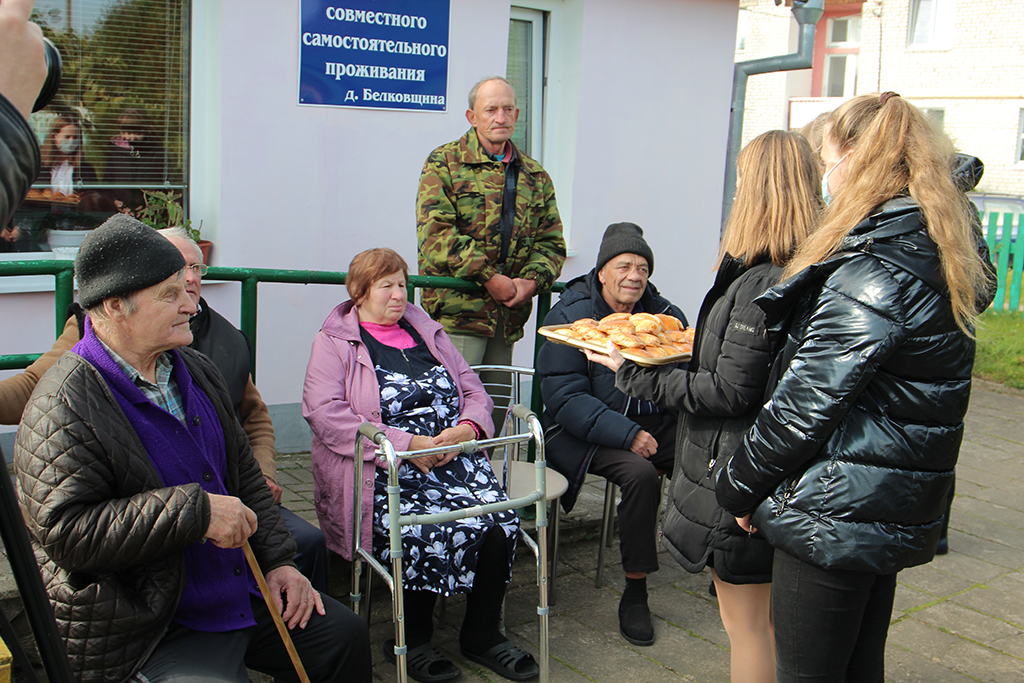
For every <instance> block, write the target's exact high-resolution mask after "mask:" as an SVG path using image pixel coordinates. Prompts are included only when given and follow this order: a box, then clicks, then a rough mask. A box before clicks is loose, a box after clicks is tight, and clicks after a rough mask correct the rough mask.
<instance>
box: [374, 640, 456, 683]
mask: <svg viewBox="0 0 1024 683" xmlns="http://www.w3.org/2000/svg"><path fill="white" fill-rule="evenodd" d="M384 659H386V660H388V662H390V663H391V664H395V663H396V659H397V658H396V657H395V640H394V639H393V638H392V639H390V640H385V641H384ZM405 663H406V668H407V669H408V673H409V678H412V679H415V680H417V681H419V682H420V683H438V682H439V681H450V680H451V679H453V678H458V677H459V676H461V675H462V669H460V668H459V667H457V666H455V662H453V661H452V660H450V659H448V658H447V657H445V656H444V655H443V654H441V652H440V651H439V650H438V649H437V648H436V647H434V645H433V643H424V644H423V645H419V646H417V647H414V648H412V649H411V650H409V651H408V652H407V653H406V655H405Z"/></svg>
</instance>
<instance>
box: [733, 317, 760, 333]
mask: <svg viewBox="0 0 1024 683" xmlns="http://www.w3.org/2000/svg"><path fill="white" fill-rule="evenodd" d="M729 327H730V328H732V329H734V330H736V331H737V332H746V333H747V334H757V328H756V327H754V326H753V325H745V324H743V323H741V322H738V321H736V320H734V321H732V323H730V324H729Z"/></svg>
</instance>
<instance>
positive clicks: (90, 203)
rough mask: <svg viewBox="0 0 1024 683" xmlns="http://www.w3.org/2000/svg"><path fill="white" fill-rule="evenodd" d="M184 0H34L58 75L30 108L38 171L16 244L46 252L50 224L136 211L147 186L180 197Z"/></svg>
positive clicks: (59, 226)
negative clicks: (57, 57)
mask: <svg viewBox="0 0 1024 683" xmlns="http://www.w3.org/2000/svg"><path fill="white" fill-rule="evenodd" d="M188 15H189V2H188V0H36V3H35V8H34V11H33V14H32V19H33V20H34V21H35V22H36V23H38V24H39V25H40V26H41V27H42V29H43V33H44V34H45V35H46V36H47V37H49V38H50V39H51V40H52V41H53V42H54V44H56V45H57V48H58V49H59V50H60V52H61V56H62V58H63V66H64V69H63V79H62V81H61V86H60V89H59V91H58V93H57V96H56V97H55V98H54V100H53V101H52V102H51V104H50V105H49V106H47V107H46V108H45V109H43V110H42V111H40V112H37V113H35V114H33V115H32V117H31V119H30V123H31V125H32V127H33V129H34V130H35V131H36V135H37V137H38V139H39V143H40V148H41V152H42V159H43V168H42V171H41V173H40V175H39V177H38V178H37V179H36V182H35V184H34V185H33V188H32V190H31V191H30V193H29V196H28V198H27V199H26V201H25V202H24V203H23V204H22V205H21V207H19V210H18V212H17V213H16V215H15V226H16V228H17V231H18V235H19V239H18V240H17V241H16V242H14V243H13V245H11V249H12V250H14V251H47V250H49V249H50V246H49V241H48V239H47V238H48V237H49V236H50V233H51V232H52V231H54V230H57V231H60V230H72V231H76V230H77V231H83V230H87V229H89V228H91V227H95V226H96V225H99V224H100V223H101V222H102V221H104V220H106V218H108V217H110V216H111V215H112V214H114V213H115V212H119V211H120V212H125V213H132V214H136V215H138V214H141V213H142V211H143V209H144V207H145V206H146V201H147V195H146V193H147V192H148V191H160V192H165V193H174V198H175V199H176V200H178V201H179V202H181V203H182V204H184V203H185V202H184V200H185V194H186V191H187V182H186V181H187V178H186V176H187V172H186V169H187V168H188V114H189V97H188V93H189V75H188V61H189V60H188V45H189V43H188V36H189V31H188V29H187V27H188V19H189V16H188Z"/></svg>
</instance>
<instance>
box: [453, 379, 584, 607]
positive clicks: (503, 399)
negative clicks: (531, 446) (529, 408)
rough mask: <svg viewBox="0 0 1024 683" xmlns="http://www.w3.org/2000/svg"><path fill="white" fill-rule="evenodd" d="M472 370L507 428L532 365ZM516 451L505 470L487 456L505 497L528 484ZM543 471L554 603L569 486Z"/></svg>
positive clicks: (529, 466)
mask: <svg viewBox="0 0 1024 683" xmlns="http://www.w3.org/2000/svg"><path fill="white" fill-rule="evenodd" d="M473 370H474V371H476V373H477V374H478V375H480V376H481V379H483V380H485V381H484V389H486V390H487V393H488V395H489V396H490V397H491V398H492V399H493V400H494V403H495V409H496V410H501V409H504V414H505V418H504V420H502V424H504V425H505V428H506V429H508V425H509V414H510V410H511V408H510V406H512V405H516V404H521V403H524V401H523V397H524V396H525V397H527V398H529V396H530V393H531V392H530V391H528V390H527V388H526V386H525V383H526V380H527V379H529V380H532V379H533V375H534V370H533V368H526V367H521V366H516V365H474V366H473ZM497 376H504V377H506V378H507V379H506V380H504V381H502V380H500V379H498V378H497ZM521 428H522V425H514V430H515V431H521ZM520 454H521V453H520V452H519V449H517V452H516V454H515V455H516V456H517V457H516V458H514V459H513V460H512V461H511V463H510V465H511V466H510V467H509V468H508V469H507V470H506V469H505V468H504V467H503V466H502V462H501V460H493V459H492V460H491V467H492V468H493V469H494V473H495V474H497V475H498V479H499V480H500V481H501V482H502V485H503V487H504V489H505V493H506V494H508V497H509V498H518V497H520V496H522V495H524V494H525V493H526V492H527V491H528V490H529V488H530V486H531V485H532V484H531V481H532V479H533V472H532V470H533V463H531V462H528V461H526V460H520V459H519V458H518V456H519V455H520ZM544 473H545V479H546V484H547V501H548V503H549V512H548V519H550V520H552V522H551V525H552V533H551V550H550V555H551V571H550V572H549V573H548V577H549V580H548V603H549V604H551V605H554V604H555V602H556V601H557V597H558V596H557V594H556V591H555V583H556V581H557V579H558V544H559V535H560V534H559V527H560V525H559V520H560V519H561V517H560V516H561V510H560V509H559V505H558V500H559V498H561V497H562V494H563V493H565V492H566V491H567V490H568V489H569V480H568V479H566V478H565V477H564V476H563V475H562V474H561V473H560V472H557V471H555V470H553V469H551V468H550V467H548V468H545V470H544Z"/></svg>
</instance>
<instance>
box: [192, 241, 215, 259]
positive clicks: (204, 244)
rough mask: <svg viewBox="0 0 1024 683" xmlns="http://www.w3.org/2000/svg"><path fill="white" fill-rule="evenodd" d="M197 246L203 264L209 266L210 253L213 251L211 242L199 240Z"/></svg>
mask: <svg viewBox="0 0 1024 683" xmlns="http://www.w3.org/2000/svg"><path fill="white" fill-rule="evenodd" d="M196 244H198V245H199V251H201V252H203V263H205V264H207V265H209V264H210V251H212V250H213V242H211V241H210V240H199V241H198V242H196Z"/></svg>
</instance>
